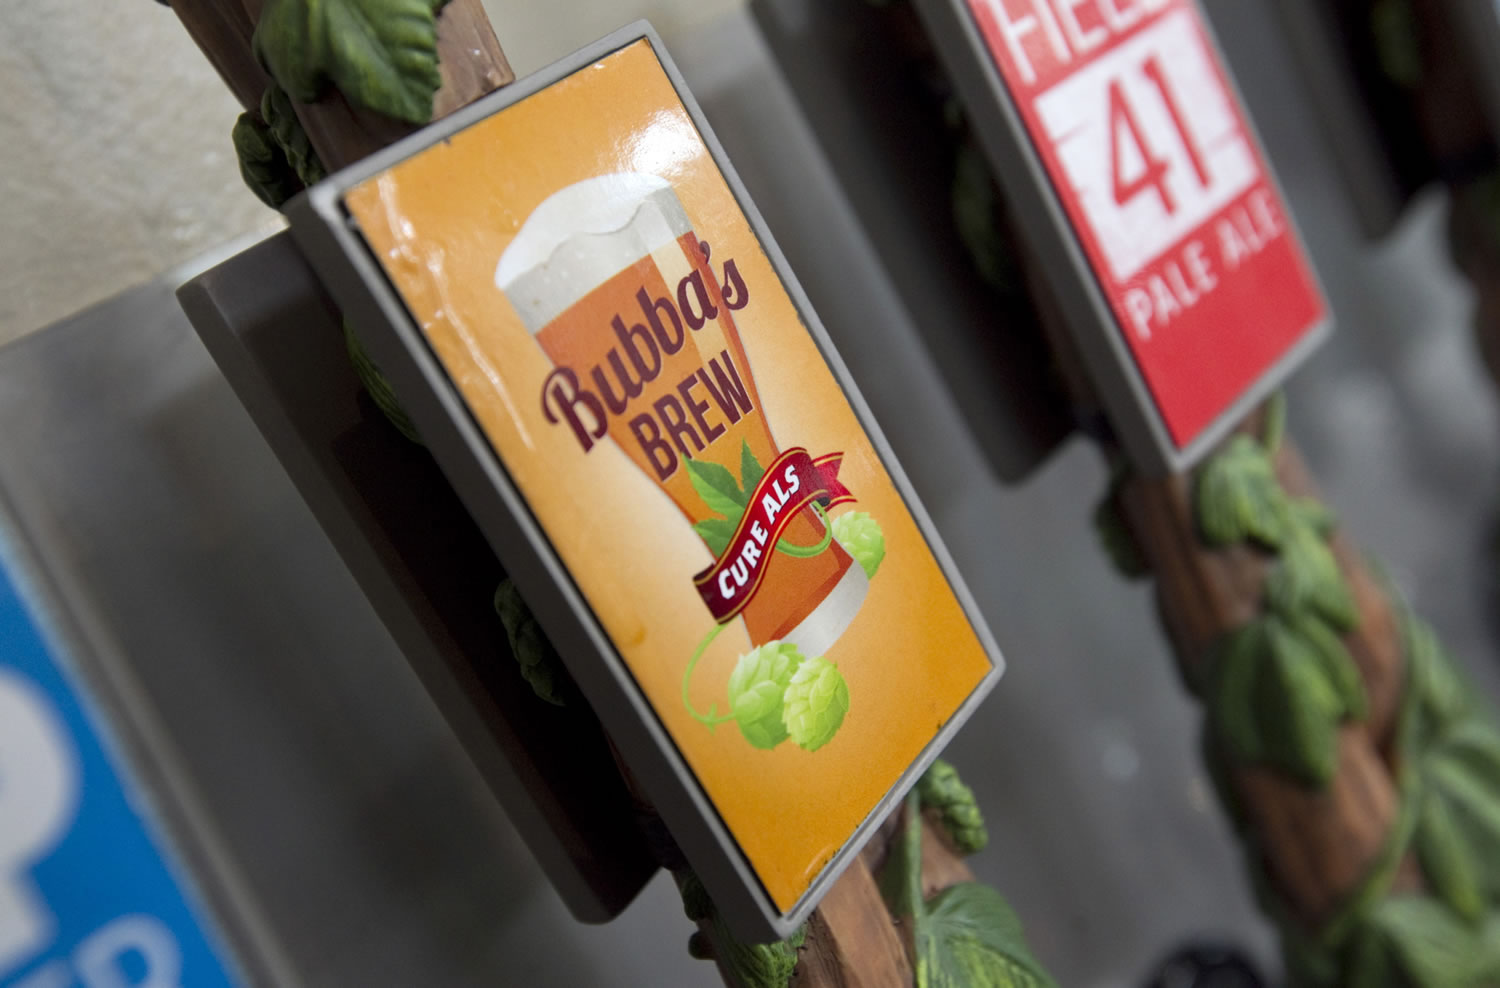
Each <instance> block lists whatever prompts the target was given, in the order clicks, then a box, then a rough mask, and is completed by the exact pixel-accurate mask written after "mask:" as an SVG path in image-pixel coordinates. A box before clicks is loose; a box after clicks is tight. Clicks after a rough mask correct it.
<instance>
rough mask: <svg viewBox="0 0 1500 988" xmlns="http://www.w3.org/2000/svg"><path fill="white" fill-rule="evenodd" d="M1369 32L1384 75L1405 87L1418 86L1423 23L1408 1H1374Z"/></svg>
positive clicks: (1420, 69) (1420, 70) (1420, 80)
mask: <svg viewBox="0 0 1500 988" xmlns="http://www.w3.org/2000/svg"><path fill="white" fill-rule="evenodd" d="M1370 33H1371V34H1372V35H1373V36H1374V39H1375V55H1376V58H1377V59H1378V60H1379V62H1380V69H1381V71H1382V72H1384V73H1385V74H1386V77H1387V78H1389V79H1390V80H1391V81H1392V82H1394V83H1396V84H1397V85H1399V86H1403V87H1405V88H1407V89H1415V88H1416V87H1417V86H1419V85H1421V83H1422V49H1421V47H1420V43H1421V42H1420V39H1421V37H1422V25H1421V22H1420V20H1419V19H1418V17H1417V14H1416V11H1415V10H1413V9H1412V4H1411V0H1375V4H1374V6H1373V7H1371V8H1370Z"/></svg>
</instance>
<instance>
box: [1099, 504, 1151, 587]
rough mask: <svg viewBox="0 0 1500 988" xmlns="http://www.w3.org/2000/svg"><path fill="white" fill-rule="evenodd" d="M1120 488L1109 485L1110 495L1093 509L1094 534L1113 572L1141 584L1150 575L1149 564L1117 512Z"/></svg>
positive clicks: (1132, 533)
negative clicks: (1113, 569) (1102, 547)
mask: <svg viewBox="0 0 1500 988" xmlns="http://www.w3.org/2000/svg"><path fill="white" fill-rule="evenodd" d="M1118 494H1119V484H1118V481H1117V482H1116V483H1112V484H1111V485H1110V489H1109V491H1108V492H1107V493H1106V494H1105V495H1104V497H1102V498H1100V499H1099V503H1098V504H1097V505H1096V506H1095V507H1094V534H1095V535H1097V536H1098V537H1099V542H1100V544H1102V545H1103V546H1104V552H1105V554H1106V555H1108V556H1109V561H1110V562H1111V563H1113V564H1114V567H1115V572H1117V573H1119V574H1120V575H1121V576H1123V577H1125V579H1127V580H1140V579H1144V578H1145V577H1147V576H1149V575H1150V574H1151V564H1150V563H1149V562H1147V561H1146V553H1145V551H1144V550H1143V549H1142V548H1141V544H1140V543H1139V542H1137V541H1136V538H1135V533H1134V532H1132V531H1131V530H1130V526H1129V525H1127V524H1126V523H1125V516H1124V514H1123V512H1121V510H1120V501H1119V497H1118Z"/></svg>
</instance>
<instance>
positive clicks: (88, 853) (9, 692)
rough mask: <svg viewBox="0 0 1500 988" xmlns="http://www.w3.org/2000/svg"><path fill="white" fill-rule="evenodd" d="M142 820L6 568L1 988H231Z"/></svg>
mask: <svg viewBox="0 0 1500 988" xmlns="http://www.w3.org/2000/svg"><path fill="white" fill-rule="evenodd" d="M100 726H101V727H102V725H100ZM143 810H144V806H143V804H142V803H141V802H140V796H139V792H138V791H137V790H136V789H135V787H134V786H133V785H132V784H131V781H130V779H129V777H128V775H127V774H126V772H125V766H124V765H120V764H115V763H112V761H111V759H110V757H109V756H108V755H107V754H106V751H105V744H104V742H103V741H102V739H101V736H100V733H99V731H98V730H96V728H95V725H94V724H93V723H91V720H90V716H89V711H86V710H85V708H84V704H83V703H82V702H80V696H79V693H78V692H76V691H75V690H74V689H73V687H72V686H71V685H70V683H69V681H68V679H67V678H66V677H65V675H64V672H63V670H62V668H61V667H60V665H59V664H58V663H57V662H56V661H55V660H54V658H53V655H52V653H51V651H50V650H49V648H48V645H47V642H46V641H45V639H44V638H43V637H42V635H41V633H40V632H39V630H38V627H37V623H36V622H35V621H34V620H32V617H31V615H30V613H29V612H28V610H27V608H26V606H25V604H24V603H23V602H22V600H21V598H20V597H19V596H18V594H17V592H16V587H15V584H14V583H13V582H12V580H11V577H10V574H9V573H7V572H6V570H5V567H4V566H3V565H0V986H4V988H212V986H216V985H231V984H233V983H234V981H233V979H232V978H231V976H230V973H229V971H230V968H229V966H228V965H227V964H226V963H225V961H224V960H223V959H221V956H220V953H219V952H218V951H217V950H216V949H215V946H214V944H213V939H212V936H211V934H210V933H209V932H208V931H207V930H206V929H205V924H204V923H203V922H202V921H201V920H200V919H199V917H198V916H197V915H196V914H195V910H194V907H193V905H192V903H191V901H190V896H189V893H188V891H187V890H186V888H185V887H184V885H183V883H181V882H179V881H178V880H177V879H176V877H175V876H174V875H173V873H172V868H171V867H170V866H169V864H168V863H167V861H166V860H165V859H164V857H163V853H162V848H161V846H160V845H159V843H158V842H157V841H156V840H153V839H152V835H151V834H150V833H149V832H148V828H147V823H146V820H145V819H144V818H143Z"/></svg>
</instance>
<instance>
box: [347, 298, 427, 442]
mask: <svg viewBox="0 0 1500 988" xmlns="http://www.w3.org/2000/svg"><path fill="white" fill-rule="evenodd" d="M344 349H345V350H347V351H348V353H349V362H350V363H351V364H353V365H354V376H355V377H357V378H359V383H360V384H362V385H363V386H364V389H365V393H366V394H368V395H369V396H370V400H371V401H373V402H375V407H376V408H378V409H380V411H381V413H382V414H384V415H385V417H386V421H388V422H390V423H391V425H393V426H395V427H396V431H397V432H399V433H401V434H402V435H403V436H405V437H406V438H407V439H410V440H411V441H412V442H414V443H416V444H417V445H418V446H421V445H423V443H422V437H421V435H420V434H419V433H418V432H417V426H416V423H414V422H413V421H412V420H411V416H410V415H407V414H406V409H405V408H403V407H402V406H401V402H400V401H399V400H398V399H397V398H396V392H395V391H392V390H391V385H390V382H389V381H387V380H386V379H385V375H384V374H382V373H381V372H380V368H379V367H378V366H376V364H375V361H373V360H371V359H370V355H369V354H368V353H366V352H365V347H364V344H363V343H361V342H360V341H359V336H358V335H357V334H356V333H355V332H354V327H353V326H351V325H350V324H349V321H348V320H347V319H346V320H345V321H344Z"/></svg>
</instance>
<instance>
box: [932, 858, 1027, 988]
mask: <svg viewBox="0 0 1500 988" xmlns="http://www.w3.org/2000/svg"><path fill="white" fill-rule="evenodd" d="M925 912H926V915H925V916H923V917H920V918H918V920H917V925H916V938H915V943H916V955H917V964H916V967H917V970H916V975H917V977H916V981H917V985H918V986H919V988H1051V986H1054V985H1055V984H1056V982H1054V981H1053V980H1052V979H1051V977H1049V976H1048V974H1047V973H1046V971H1044V970H1043V969H1042V966H1041V965H1040V964H1038V963H1037V961H1036V958H1034V957H1033V956H1032V955H1031V951H1030V950H1029V949H1028V948H1027V946H1026V940H1025V936H1024V934H1023V933H1022V930H1021V922H1020V920H1018V919H1017V918H1016V914H1015V911H1014V910H1012V909H1011V907H1010V906H1009V905H1008V904H1007V903H1006V902H1005V900H1004V899H1003V898H1002V897H1001V896H1000V893H999V892H996V891H995V890H994V889H992V888H990V887H989V886H988V885H980V884H978V883H977V882H964V883H962V884H959V885H954V886H953V887H952V888H948V889H944V890H943V891H941V892H939V893H938V894H937V895H935V896H933V897H932V898H931V899H929V900H928V901H927V904H926V910H925Z"/></svg>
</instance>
